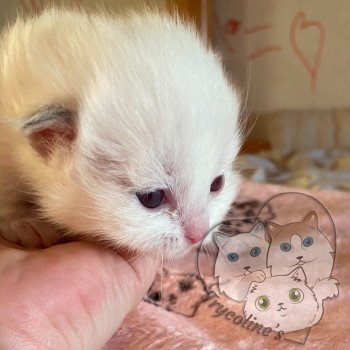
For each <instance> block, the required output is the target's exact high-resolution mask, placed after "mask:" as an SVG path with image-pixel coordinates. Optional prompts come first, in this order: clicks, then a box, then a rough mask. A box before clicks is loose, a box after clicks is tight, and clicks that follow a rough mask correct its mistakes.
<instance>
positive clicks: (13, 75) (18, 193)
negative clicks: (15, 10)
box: [0, 10, 240, 257]
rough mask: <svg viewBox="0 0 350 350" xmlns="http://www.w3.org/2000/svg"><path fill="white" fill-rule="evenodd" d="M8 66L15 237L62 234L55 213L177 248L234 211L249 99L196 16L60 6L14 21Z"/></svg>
mask: <svg viewBox="0 0 350 350" xmlns="http://www.w3.org/2000/svg"><path fill="white" fill-rule="evenodd" d="M0 67H1V68H0V81H1V83H0V84H1V86H0V88H1V96H0V219H1V226H0V232H1V234H2V235H3V237H5V238H6V239H9V240H12V241H16V240H17V242H19V243H23V244H24V245H39V244H42V245H47V244H51V243H52V242H54V241H55V240H57V235H56V234H55V231H52V230H51V229H50V231H49V232H50V233H48V234H47V232H48V227H51V225H52V224H54V225H55V228H59V229H62V231H63V232H64V233H70V234H73V235H75V236H77V235H80V236H81V237H83V238H90V239H95V240H96V241H101V242H106V243H108V244H109V245H111V246H124V247H128V248H131V249H137V250H141V251H153V252H160V251H163V252H164V254H165V255H166V256H172V257H177V256H179V255H183V254H184V253H185V252H186V251H188V249H189V248H190V247H191V246H192V245H193V244H195V243H197V242H198V241H200V240H201V238H202V237H203V236H204V234H205V233H206V232H207V230H208V228H209V227H210V226H213V225H214V224H216V223H218V222H220V221H221V220H222V218H223V216H224V214H225V213H226V211H227V209H228V208H229V205H230V203H231V201H232V200H233V198H234V195H235V192H236V187H237V184H238V177H237V175H236V173H235V172H234V171H233V170H232V162H233V160H234V159H235V157H236V155H237V152H238V149H239V145H240V135H239V126H238V114H239V103H238V98H237V95H236V94H235V93H234V92H233V89H232V87H231V86H230V84H229V83H228V81H227V79H226V77H225V74H224V72H223V69H222V65H221V62H220V60H219V58H218V57H217V55H216V54H215V53H213V52H212V51H210V50H208V49H207V48H206V46H205V45H204V44H203V43H201V41H200V40H199V38H198V35H197V34H196V33H195V31H194V29H193V28H190V27H189V26H187V25H184V24H182V23H180V21H179V20H175V19H171V18H169V17H167V16H165V15H162V16H161V15H159V14H154V13H153V14H152V13H145V14H132V15H129V16H128V17H125V18H112V17H110V16H107V15H103V14H93V15H87V14H84V13H81V12H73V11H66V10H49V11H46V12H45V13H43V14H42V15H40V16H38V17H35V18H32V19H29V20H27V21H24V20H22V19H18V20H17V22H16V23H15V25H14V26H13V27H11V28H10V29H9V30H8V31H7V32H6V33H5V34H4V36H3V38H2V45H1V52H0ZM48 225H50V226H48ZM11 227H17V229H16V230H14V229H11ZM18 227H21V229H18ZM20 233H22V235H19V234H20ZM40 236H41V238H38V237H40ZM28 237H30V239H28ZM41 240H42V241H43V242H41ZM40 242H41V243H40Z"/></svg>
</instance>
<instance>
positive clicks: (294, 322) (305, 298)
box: [244, 267, 322, 333]
mask: <svg viewBox="0 0 350 350" xmlns="http://www.w3.org/2000/svg"><path fill="white" fill-rule="evenodd" d="M305 280H306V278H305V273H304V271H303V269H302V268H300V267H299V268H296V269H295V270H293V271H292V272H291V273H289V274H288V275H286V276H273V277H270V278H266V279H265V280H264V281H263V282H260V283H255V282H254V283H252V284H251V286H250V290H249V293H248V294H247V298H246V303H245V306H244V314H245V317H249V316H250V315H252V320H254V322H256V323H259V324H262V325H263V326H264V327H270V328H271V329H272V330H274V331H276V332H278V331H283V332H284V333H287V332H292V331H295V330H299V329H304V328H307V327H310V326H312V325H313V324H315V323H316V322H317V321H318V320H319V315H320V311H321V310H319V309H320V308H322V305H320V304H319V303H318V301H317V299H316V297H315V294H314V292H313V291H312V290H311V289H310V288H309V287H308V286H307V285H306V282H305Z"/></svg>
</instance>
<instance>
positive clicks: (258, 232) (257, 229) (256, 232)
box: [250, 222, 265, 239]
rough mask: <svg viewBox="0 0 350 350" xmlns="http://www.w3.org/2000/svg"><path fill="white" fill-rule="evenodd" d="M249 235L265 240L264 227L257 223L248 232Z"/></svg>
mask: <svg viewBox="0 0 350 350" xmlns="http://www.w3.org/2000/svg"><path fill="white" fill-rule="evenodd" d="M250 234H251V235H253V236H255V237H258V238H261V239H265V225H264V224H263V223H262V222H259V223H257V224H256V225H255V226H254V227H253V229H252V230H251V231H250Z"/></svg>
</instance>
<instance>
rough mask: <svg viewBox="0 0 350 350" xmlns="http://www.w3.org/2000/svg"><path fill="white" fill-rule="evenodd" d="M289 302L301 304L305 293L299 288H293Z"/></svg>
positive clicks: (289, 293)
mask: <svg viewBox="0 0 350 350" xmlns="http://www.w3.org/2000/svg"><path fill="white" fill-rule="evenodd" d="M288 296H289V300H290V301H291V302H292V303H300V302H301V301H302V300H303V299H304V293H303V291H302V290H301V289H299V288H293V289H291V290H290V291H289V292H288Z"/></svg>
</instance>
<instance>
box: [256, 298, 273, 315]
mask: <svg viewBox="0 0 350 350" xmlns="http://www.w3.org/2000/svg"><path fill="white" fill-rule="evenodd" d="M270 305H271V303H270V299H269V298H268V297H267V296H266V295H262V296H260V297H259V298H258V299H256V301H255V307H256V308H257V309H258V310H260V311H266V310H268V309H269V308H270Z"/></svg>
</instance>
